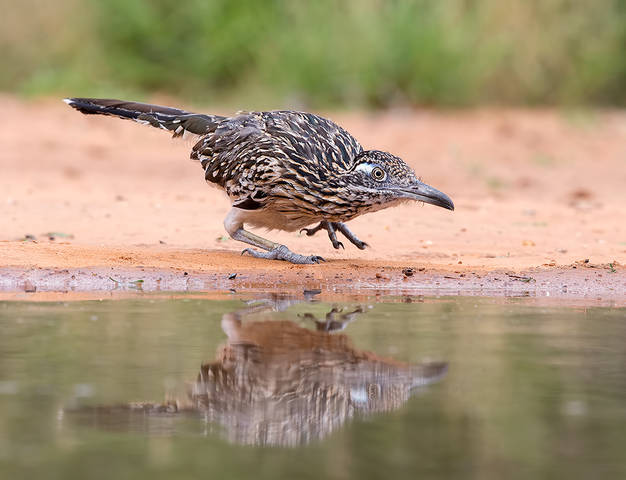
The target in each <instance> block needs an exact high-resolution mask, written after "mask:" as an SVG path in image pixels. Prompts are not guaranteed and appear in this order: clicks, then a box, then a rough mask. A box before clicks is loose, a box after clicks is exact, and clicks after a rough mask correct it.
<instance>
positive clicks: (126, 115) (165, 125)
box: [63, 98, 224, 137]
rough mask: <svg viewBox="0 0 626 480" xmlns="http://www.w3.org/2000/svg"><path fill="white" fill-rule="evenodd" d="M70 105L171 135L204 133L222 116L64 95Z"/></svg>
mask: <svg viewBox="0 0 626 480" xmlns="http://www.w3.org/2000/svg"><path fill="white" fill-rule="evenodd" d="M63 101H64V102H65V103H67V104H68V105H69V106H70V107H72V108H75V109H76V110H78V111H79V112H81V113H84V114H86V115H93V114H98V115H110V116H114V117H118V118H123V119H128V120H134V121H136V122H139V123H142V124H145V125H152V126H153V127H157V128H161V129H163V130H169V131H170V132H173V134H174V135H173V136H174V137H180V136H182V135H183V134H184V133H185V132H189V133H191V134H194V135H204V134H206V133H208V132H209V131H211V130H212V129H214V128H215V126H216V124H217V123H218V122H219V121H220V120H223V119H224V117H220V116H217V115H204V114H199V113H191V112H186V111H184V110H179V109H177V108H170V107H161V106H159V105H150V104H148V103H137V102H125V101H123V100H110V99H103V98H66V99H64V100H63Z"/></svg>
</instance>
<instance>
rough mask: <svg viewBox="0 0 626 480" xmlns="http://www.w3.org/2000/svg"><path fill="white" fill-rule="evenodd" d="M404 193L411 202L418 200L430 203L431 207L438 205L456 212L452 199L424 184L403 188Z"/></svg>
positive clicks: (419, 183)
mask: <svg viewBox="0 0 626 480" xmlns="http://www.w3.org/2000/svg"><path fill="white" fill-rule="evenodd" d="M402 193H403V194H404V196H405V197H406V198H410V199H411V200H418V201H420V202H424V203H430V204H431V205H437V206H438V207H443V208H447V209H448V210H454V203H452V200H451V199H450V197H448V196H447V195H446V194H445V193H443V192H440V191H439V190H437V189H436V188H433V187H431V186H430V185H426V184H425V183H422V182H418V183H416V184H415V185H413V186H411V187H408V188H403V189H402Z"/></svg>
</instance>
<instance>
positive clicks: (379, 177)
mask: <svg viewBox="0 0 626 480" xmlns="http://www.w3.org/2000/svg"><path fill="white" fill-rule="evenodd" d="M372 178H373V179H374V180H376V181H377V182H382V181H383V180H384V179H385V178H387V174H386V173H385V171H384V170H383V169H382V168H380V167H376V168H374V169H373V170H372Z"/></svg>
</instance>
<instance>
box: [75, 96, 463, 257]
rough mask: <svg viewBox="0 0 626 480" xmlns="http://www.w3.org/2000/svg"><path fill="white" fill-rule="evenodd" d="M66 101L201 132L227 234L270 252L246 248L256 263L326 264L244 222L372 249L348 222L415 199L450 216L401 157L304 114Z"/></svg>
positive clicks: (199, 151) (203, 158)
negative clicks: (225, 199)
mask: <svg viewBox="0 0 626 480" xmlns="http://www.w3.org/2000/svg"><path fill="white" fill-rule="evenodd" d="M66 102H67V103H68V104H69V105H70V106H72V107H73V108H75V109H77V110H79V111H80V112H82V113H86V114H103V115H113V116H117V117H119V118H125V119H132V120H135V121H137V122H140V123H143V124H148V125H152V126H154V127H157V128H161V129H164V130H168V131H171V132H173V136H174V137H179V136H182V135H184V134H192V135H197V136H198V137H199V138H198V141H197V143H196V144H195V146H194V147H193V149H192V152H191V158H192V159H194V160H198V161H199V162H200V164H201V165H202V168H203V169H204V174H205V179H206V181H207V182H210V183H213V184H216V185H217V186H219V187H221V188H223V189H224V190H225V191H226V193H227V195H228V196H229V198H230V199H231V202H232V205H233V209H232V210H231V212H230V213H229V215H228V216H227V218H226V220H225V222H224V225H225V227H226V230H227V231H228V233H229V234H230V235H231V236H232V237H233V238H234V239H236V240H241V241H244V242H246V243H249V244H251V245H254V246H256V247H259V248H262V249H264V250H266V251H267V252H263V253H262V252H258V251H256V250H252V249H246V250H244V252H248V253H250V254H252V255H254V256H256V257H261V258H276V259H281V260H288V261H291V262H294V263H317V262H318V261H319V260H322V259H321V257H317V256H314V255H311V256H303V255H298V254H294V253H293V252H290V251H289V250H288V249H287V247H285V246H284V245H279V244H276V243H273V242H269V241H268V240H265V239H263V238H261V237H258V236H257V235H254V234H252V233H250V232H248V231H246V230H244V229H243V226H244V224H250V225H253V226H257V227H265V228H268V229H280V230H286V231H295V230H298V229H302V228H303V227H306V226H308V225H312V224H314V223H317V222H320V224H319V225H318V226H317V227H316V228H311V229H305V231H306V232H307V234H308V235H312V234H314V233H315V232H316V231H318V230H319V229H325V230H327V231H328V234H329V237H330V239H331V241H332V243H333V246H334V247H335V248H339V247H340V246H341V247H343V244H342V243H341V242H339V241H337V239H336V233H335V232H336V231H340V232H341V233H343V234H344V235H345V236H346V238H348V239H349V240H350V241H351V242H352V243H354V244H355V245H356V246H357V247H358V248H365V245H366V244H365V243H364V242H361V241H360V240H358V238H356V236H355V235H354V234H352V232H350V230H348V229H347V227H346V226H345V225H343V222H345V221H348V220H351V219H352V218H354V217H356V216H358V215H362V214H363V213H367V212H372V211H376V210H380V209H382V208H387V207H389V206H392V205H395V204H397V203H399V202H402V201H406V200H410V199H415V200H422V201H425V202H427V203H433V204H435V205H439V206H443V207H445V208H449V209H453V208H454V207H453V205H452V201H451V200H450V199H449V198H448V197H447V196H446V195H445V194H443V193H441V192H439V191H437V190H435V189H433V188H432V187H429V186H428V185H425V184H423V183H421V182H420V181H419V180H418V179H417V177H416V176H415V173H414V172H413V170H412V169H411V168H410V167H409V166H408V165H407V164H406V163H404V162H403V161H402V160H401V159H400V158H398V157H395V156H393V155H391V154H389V153H386V152H380V151H377V150H370V151H364V150H363V147H362V146H361V145H360V144H359V142H358V141H357V140H356V139H355V138H354V137H353V136H352V135H350V134H349V133H348V132H347V131H345V130H344V129H343V128H341V127H340V126H339V125H337V124H335V123H334V122H332V121H330V120H328V119H326V118H323V117H320V116H318V115H314V114H311V113H304V112H293V111H271V112H245V113H239V114H237V115H236V116H233V117H223V116H218V115H204V114H195V113H190V112H185V111H183V110H178V109H174V108H168V107H160V106H156V105H148V104H142V103H133V102H123V101H120V100H103V99H85V98H72V99H67V100H66Z"/></svg>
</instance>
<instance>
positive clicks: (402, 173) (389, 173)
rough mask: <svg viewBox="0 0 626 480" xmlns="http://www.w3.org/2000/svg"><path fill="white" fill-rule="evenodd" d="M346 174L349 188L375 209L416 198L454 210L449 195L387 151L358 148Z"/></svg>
mask: <svg viewBox="0 0 626 480" xmlns="http://www.w3.org/2000/svg"><path fill="white" fill-rule="evenodd" d="M347 177H348V178H347V179H346V180H347V183H348V184H349V186H350V188H351V190H353V191H358V192H359V196H360V197H361V198H367V199H369V200H371V201H372V202H373V203H374V208H373V209H375V210H378V209H381V208H385V207H386V206H389V204H393V203H397V202H401V201H405V200H417V201H421V202H424V203H430V204H432V205H437V206H438V207H443V208H447V209H448V210H454V204H453V203H452V200H451V199H450V197H448V196H447V195H446V194H445V193H443V192H440V191H439V190H437V189H435V188H433V187H431V186H430V185H426V184H425V183H423V182H421V181H420V180H419V179H418V178H417V177H416V176H415V172H414V171H413V169H412V168H411V167H409V166H408V165H407V164H406V163H405V162H404V161H403V160H402V159H401V158H398V157H396V156H394V155H391V154H390V153H387V152H380V151H378V150H367V151H364V152H361V153H360V154H359V155H358V156H357V157H356V159H355V162H354V166H353V168H352V169H351V170H350V172H348V175H347Z"/></svg>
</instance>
